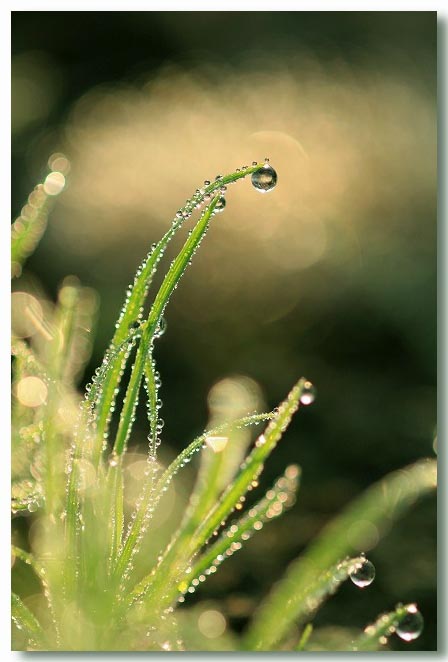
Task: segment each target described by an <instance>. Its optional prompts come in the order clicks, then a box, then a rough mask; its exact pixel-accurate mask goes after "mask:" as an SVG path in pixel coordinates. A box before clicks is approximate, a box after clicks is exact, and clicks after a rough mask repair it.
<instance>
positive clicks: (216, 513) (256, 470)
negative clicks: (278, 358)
mask: <svg viewBox="0 0 448 662" xmlns="http://www.w3.org/2000/svg"><path fill="white" fill-rule="evenodd" d="M306 383H307V380H306V379H303V378H302V379H300V380H299V382H298V383H297V384H296V385H295V386H294V388H293V389H292V390H291V392H290V393H289V395H288V397H287V399H286V400H285V401H284V402H283V403H282V404H281V405H280V407H279V408H278V409H277V411H276V412H275V413H274V417H273V418H272V420H271V421H270V423H269V425H268V427H267V428H266V430H265V432H264V434H262V435H261V436H260V437H259V438H258V439H257V441H256V443H255V446H254V449H253V450H252V452H251V453H250V454H249V456H248V457H247V458H246V460H245V461H244V462H243V464H242V465H241V468H240V471H239V473H238V474H237V476H236V478H235V480H234V481H233V482H232V483H231V484H230V485H229V487H228V489H227V490H226V491H225V492H224V494H223V495H222V497H221V499H220V500H219V502H218V503H217V504H216V505H215V506H214V507H213V508H212V510H211V511H210V513H209V514H208V516H207V517H206V518H205V519H204V521H203V522H202V523H201V525H200V526H199V527H198V528H197V529H196V531H191V532H190V531H187V530H185V531H183V535H182V536H181V537H179V538H177V539H176V540H175V542H174V543H173V544H171V545H170V546H169V547H168V549H167V551H166V553H165V555H164V556H163V558H162V560H161V562H160V564H159V566H158V568H157V569H156V572H155V576H154V578H153V581H152V583H151V580H150V579H149V578H148V585H149V584H150V593H149V594H148V597H149V599H151V600H154V601H155V602H156V603H157V604H159V603H160V602H161V601H163V602H164V603H165V602H166V601H168V602H169V601H170V595H171V589H172V585H173V584H176V583H177V582H178V581H179V579H180V578H181V577H182V575H183V573H184V571H185V569H186V568H187V567H188V565H189V564H190V563H191V559H192V558H193V557H194V556H195V555H196V554H197V553H198V552H199V551H200V549H201V547H202V546H203V545H204V544H205V543H206V542H207V541H208V540H209V539H210V537H211V536H212V535H213V533H214V531H215V530H217V529H219V528H220V526H221V524H222V522H223V521H225V520H226V519H227V517H228V516H229V515H230V513H231V512H232V511H233V510H234V509H235V507H236V505H237V504H238V503H240V501H241V498H242V497H244V495H245V494H246V492H247V490H248V489H249V487H250V486H251V484H252V482H253V481H254V480H256V479H257V478H258V476H259V474H260V472H261V471H262V470H263V466H264V462H265V460H266V458H267V457H268V456H269V454H270V453H271V452H272V451H273V450H274V448H275V446H276V445H277V443H278V441H279V440H280V439H281V437H282V434H283V432H284V431H285V430H286V428H287V426H288V425H289V423H290V421H291V418H292V416H293V414H294V413H295V412H296V410H297V409H298V407H299V401H300V397H301V396H302V393H303V390H304V388H305V384H306Z"/></svg>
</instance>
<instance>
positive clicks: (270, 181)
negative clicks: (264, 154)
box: [251, 163, 277, 193]
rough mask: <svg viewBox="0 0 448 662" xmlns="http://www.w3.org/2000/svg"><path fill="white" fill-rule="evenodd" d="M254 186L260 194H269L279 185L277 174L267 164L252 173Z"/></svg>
mask: <svg viewBox="0 0 448 662" xmlns="http://www.w3.org/2000/svg"><path fill="white" fill-rule="evenodd" d="M251 179H252V186H253V187H254V188H255V189H257V191H260V193H268V192H269V191H272V189H273V188H274V187H275V186H276V185H277V173H276V172H275V170H274V168H273V167H272V166H270V165H268V164H267V163H266V164H265V165H264V166H262V167H261V168H259V169H258V170H255V172H254V173H252V177H251Z"/></svg>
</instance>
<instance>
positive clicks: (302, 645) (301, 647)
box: [295, 623, 313, 651]
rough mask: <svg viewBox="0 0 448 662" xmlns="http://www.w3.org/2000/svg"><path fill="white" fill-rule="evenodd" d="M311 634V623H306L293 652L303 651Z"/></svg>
mask: <svg viewBox="0 0 448 662" xmlns="http://www.w3.org/2000/svg"><path fill="white" fill-rule="evenodd" d="M312 633H313V626H312V624H311V623H308V624H307V625H305V627H304V628H303V632H302V634H301V635H300V639H299V643H298V644H297V646H296V648H295V650H296V651H304V650H305V648H306V645H307V644H308V641H309V639H310V637H311V635H312Z"/></svg>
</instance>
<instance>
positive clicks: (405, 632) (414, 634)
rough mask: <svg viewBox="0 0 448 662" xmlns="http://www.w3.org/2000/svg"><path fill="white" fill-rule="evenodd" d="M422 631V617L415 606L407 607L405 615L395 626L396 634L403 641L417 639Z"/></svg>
mask: <svg viewBox="0 0 448 662" xmlns="http://www.w3.org/2000/svg"><path fill="white" fill-rule="evenodd" d="M422 631H423V616H422V615H421V613H420V612H419V610H418V609H417V605H408V607H407V614H406V616H405V617H404V618H403V620H402V621H401V623H399V625H397V630H396V632H397V634H398V636H399V637H400V639H403V641H413V640H414V639H417V638H418V637H419V636H420V635H421V633H422Z"/></svg>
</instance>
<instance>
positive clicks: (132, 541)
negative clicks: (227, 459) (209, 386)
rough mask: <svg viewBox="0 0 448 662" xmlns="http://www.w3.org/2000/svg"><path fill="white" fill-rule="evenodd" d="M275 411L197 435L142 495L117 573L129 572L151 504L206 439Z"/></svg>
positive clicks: (265, 416)
mask: <svg viewBox="0 0 448 662" xmlns="http://www.w3.org/2000/svg"><path fill="white" fill-rule="evenodd" d="M273 415H274V414H273V413H272V412H270V413H267V414H253V415H252V416H245V417H243V418H240V419H239V420H237V421H232V422H230V423H225V424H223V425H221V426H219V427H217V428H214V429H213V430H209V431H207V432H204V433H203V434H202V435H200V436H199V437H197V438H196V439H195V440H194V441H192V442H191V444H189V445H188V446H187V447H186V448H185V449H184V450H183V451H182V452H181V453H180V454H179V455H178V456H177V457H176V458H175V459H174V460H173V462H172V463H171V464H170V466H169V467H168V468H167V469H166V470H165V471H164V473H163V474H162V476H161V477H160V478H159V480H158V481H157V485H156V487H155V490H154V493H153V494H152V495H151V494H150V492H149V490H148V491H145V492H144V494H143V495H142V499H141V501H140V503H139V504H138V507H137V509H136V511H135V513H134V515H133V518H132V522H131V526H130V528H129V530H128V533H127V536H126V540H125V542H124V545H123V548H122V550H121V553H120V557H119V560H118V563H117V567H116V574H117V575H118V576H121V575H123V574H126V573H127V570H126V569H128V568H129V564H130V563H131V561H132V557H133V556H134V554H135V549H136V543H137V541H138V539H139V536H140V535H141V530H142V525H143V523H144V522H145V520H147V518H148V515H149V513H148V509H149V506H150V499H151V501H152V502H151V507H152V509H154V508H155V507H156V506H157V504H158V503H159V501H160V499H161V498H162V496H163V494H164V493H165V492H166V491H167V489H168V487H169V485H170V483H171V481H172V480H173V478H174V476H175V475H176V474H177V473H178V471H179V470H180V469H181V468H182V467H184V466H185V465H186V464H188V463H189V462H190V460H191V458H192V457H193V456H194V455H195V454H196V453H197V452H198V451H200V450H201V448H203V447H204V443H205V439H206V437H207V436H208V435H210V434H215V435H216V434H219V433H221V432H226V431H228V430H230V429H233V428H240V427H246V426H248V425H254V424H256V423H260V422H261V421H265V420H267V419H270V418H272V417H273ZM148 581H150V580H149V577H148V578H146V582H148Z"/></svg>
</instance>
